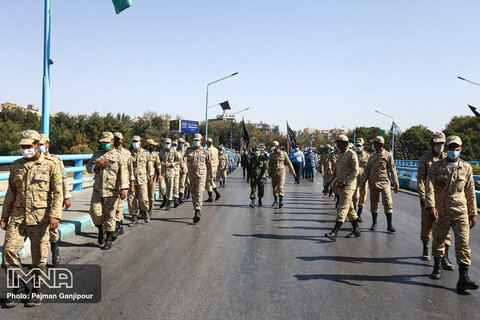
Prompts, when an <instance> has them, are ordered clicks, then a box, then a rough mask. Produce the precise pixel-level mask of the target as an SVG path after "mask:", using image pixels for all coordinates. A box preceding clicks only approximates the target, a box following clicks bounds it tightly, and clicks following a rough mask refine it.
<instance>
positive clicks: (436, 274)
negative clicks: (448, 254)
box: [430, 257, 442, 280]
mask: <svg viewBox="0 0 480 320" xmlns="http://www.w3.org/2000/svg"><path fill="white" fill-rule="evenodd" d="M441 278H442V258H436V257H434V258H433V272H432V274H431V275H430V279H433V280H440V279H441Z"/></svg>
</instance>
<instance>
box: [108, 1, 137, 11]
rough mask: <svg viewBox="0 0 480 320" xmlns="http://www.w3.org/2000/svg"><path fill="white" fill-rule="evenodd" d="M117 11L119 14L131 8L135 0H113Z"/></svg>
mask: <svg viewBox="0 0 480 320" xmlns="http://www.w3.org/2000/svg"><path fill="white" fill-rule="evenodd" d="M112 2H113V6H114V7H115V12H116V13H117V14H119V13H120V12H122V11H123V10H125V9H127V8H130V7H131V6H132V4H133V0H112Z"/></svg>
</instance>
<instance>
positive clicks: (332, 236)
mask: <svg viewBox="0 0 480 320" xmlns="http://www.w3.org/2000/svg"><path fill="white" fill-rule="evenodd" d="M342 224H343V222H340V221H336V222H335V227H333V230H332V231H331V232H329V233H325V237H327V238H328V239H330V240H332V241H336V240H337V234H338V230H340V227H341V226H342Z"/></svg>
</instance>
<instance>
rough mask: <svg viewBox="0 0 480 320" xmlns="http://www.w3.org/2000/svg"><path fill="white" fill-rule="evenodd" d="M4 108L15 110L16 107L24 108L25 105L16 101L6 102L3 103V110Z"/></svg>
mask: <svg viewBox="0 0 480 320" xmlns="http://www.w3.org/2000/svg"><path fill="white" fill-rule="evenodd" d="M3 109H10V110H14V109H23V107H22V106H21V105H19V104H16V103H11V102H5V103H2V110H3Z"/></svg>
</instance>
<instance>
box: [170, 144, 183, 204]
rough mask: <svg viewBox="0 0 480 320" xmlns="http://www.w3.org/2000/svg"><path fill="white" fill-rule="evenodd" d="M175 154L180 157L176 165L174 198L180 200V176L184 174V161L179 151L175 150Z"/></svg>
mask: <svg viewBox="0 0 480 320" xmlns="http://www.w3.org/2000/svg"><path fill="white" fill-rule="evenodd" d="M172 151H173V150H172ZM174 152H176V153H177V155H178V161H177V162H176V163H175V177H174V179H173V198H174V199H178V198H179V196H180V176H181V173H182V172H181V170H182V166H183V159H182V153H181V152H179V151H178V150H177V149H175V151H174Z"/></svg>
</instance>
